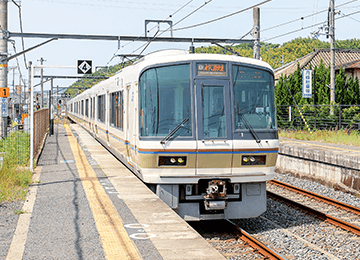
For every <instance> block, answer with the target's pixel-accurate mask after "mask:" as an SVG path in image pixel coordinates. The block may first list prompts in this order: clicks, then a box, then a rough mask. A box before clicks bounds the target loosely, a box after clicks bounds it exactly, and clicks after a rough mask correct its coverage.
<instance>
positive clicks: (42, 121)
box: [34, 108, 49, 158]
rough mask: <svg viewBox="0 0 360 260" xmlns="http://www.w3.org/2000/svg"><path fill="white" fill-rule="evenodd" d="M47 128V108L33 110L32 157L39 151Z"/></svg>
mask: <svg viewBox="0 0 360 260" xmlns="http://www.w3.org/2000/svg"><path fill="white" fill-rule="evenodd" d="M48 130H49V109H48V108H43V109H40V110H38V111H35V112H34V158H36V157H37V156H38V155H39V153H40V152H41V148H42V146H43V143H44V141H45V136H46V133H47V132H48Z"/></svg>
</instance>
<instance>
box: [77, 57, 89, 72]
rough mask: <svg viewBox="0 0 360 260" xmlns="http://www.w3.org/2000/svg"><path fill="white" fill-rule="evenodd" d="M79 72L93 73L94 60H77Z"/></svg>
mask: <svg viewBox="0 0 360 260" xmlns="http://www.w3.org/2000/svg"><path fill="white" fill-rule="evenodd" d="M77 73H78V74H91V73H92V61H91V60H78V61H77Z"/></svg>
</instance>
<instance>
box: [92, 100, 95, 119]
mask: <svg viewBox="0 0 360 260" xmlns="http://www.w3.org/2000/svg"><path fill="white" fill-rule="evenodd" d="M92 104H93V109H92V118H95V97H93V102H92Z"/></svg>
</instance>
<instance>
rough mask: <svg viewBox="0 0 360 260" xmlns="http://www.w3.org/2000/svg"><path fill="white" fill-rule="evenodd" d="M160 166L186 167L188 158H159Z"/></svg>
mask: <svg viewBox="0 0 360 260" xmlns="http://www.w3.org/2000/svg"><path fill="white" fill-rule="evenodd" d="M159 166H186V156H171V157H170V156H159Z"/></svg>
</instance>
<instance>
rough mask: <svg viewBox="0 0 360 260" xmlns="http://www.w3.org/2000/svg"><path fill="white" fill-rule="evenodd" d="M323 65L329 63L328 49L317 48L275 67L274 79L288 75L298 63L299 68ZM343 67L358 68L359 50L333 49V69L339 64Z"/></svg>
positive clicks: (359, 65) (359, 62)
mask: <svg viewBox="0 0 360 260" xmlns="http://www.w3.org/2000/svg"><path fill="white" fill-rule="evenodd" d="M321 60H322V62H323V63H324V64H325V66H329V65H330V50H329V49H317V50H315V51H313V52H311V53H309V54H308V55H305V56H304V57H301V58H298V59H296V60H294V61H293V62H290V63H288V64H285V65H284V66H282V67H280V68H277V69H275V79H278V78H279V77H280V76H281V74H282V75H290V74H293V73H294V72H295V70H296V69H297V64H298V63H299V65H300V69H308V68H309V67H310V64H311V66H312V67H314V66H319V64H320V62H321ZM340 65H341V66H342V67H343V68H360V50H349V49H337V50H335V69H339V66H340Z"/></svg>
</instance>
